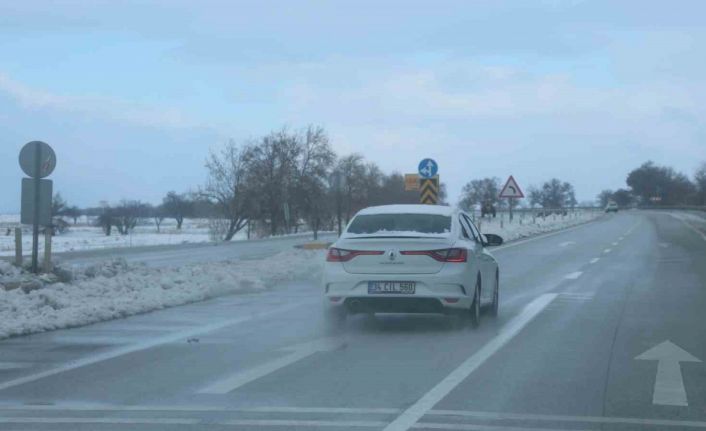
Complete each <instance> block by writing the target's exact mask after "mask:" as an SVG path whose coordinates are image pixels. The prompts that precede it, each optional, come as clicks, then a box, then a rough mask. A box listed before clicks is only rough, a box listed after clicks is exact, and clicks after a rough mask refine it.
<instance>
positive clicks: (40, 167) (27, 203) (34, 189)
mask: <svg viewBox="0 0 706 431" xmlns="http://www.w3.org/2000/svg"><path fill="white" fill-rule="evenodd" d="M19 161H20V167H21V168H22V171H23V172H24V173H25V174H27V176H28V177H30V178H31V179H30V178H23V179H22V214H21V217H20V218H21V222H22V223H26V224H32V272H34V273H37V272H38V270H39V267H38V260H39V258H38V255H39V225H40V224H43V225H45V226H49V225H51V195H52V182H51V180H43V179H42V178H44V177H46V176H48V175H50V174H51V173H52V172H53V171H54V168H55V167H56V154H55V153H54V150H52V148H51V147H50V146H49V145H47V144H46V143H44V142H41V141H32V142H29V143H27V144H25V146H24V147H22V150H21V151H20V158H19ZM47 192H48V194H47Z"/></svg>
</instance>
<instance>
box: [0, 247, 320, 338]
mask: <svg viewBox="0 0 706 431" xmlns="http://www.w3.org/2000/svg"><path fill="white" fill-rule="evenodd" d="M322 261H323V251H321V250H317V251H312V250H291V251H284V252H281V253H279V254H277V255H275V256H273V257H271V258H269V259H266V260H252V261H235V262H214V263H208V264H197V265H189V266H184V267H179V268H147V267H145V266H142V265H136V266H133V265H127V264H125V263H124V262H121V263H119V264H118V265H109V266H107V267H106V266H105V265H103V266H102V267H98V268H95V267H94V268H89V269H87V270H85V271H83V272H82V273H81V274H77V276H76V279H75V280H74V282H73V283H72V284H65V283H55V284H51V285H48V286H46V287H44V288H43V289H37V290H32V291H29V292H27V293H25V292H24V291H23V290H22V289H14V290H9V291H5V290H3V289H0V316H2V318H0V339H2V338H6V337H10V336H13V335H22V334H30V333H34V332H42V331H49V330H54V329H60V328H68V327H72V326H80V325H86V324H89V323H95V322H99V321H104V320H110V319H116V318H120V317H125V316H129V315H133V314H137V313H142V312H147V311H151V310H157V309H161V308H165V307H173V306H176V305H182V304H186V303H190V302H196V301H202V300H205V299H208V298H212V297H215V296H220V295H226V294H229V293H236V292H257V291H263V290H265V289H267V288H269V287H272V286H273V285H274V284H276V283H277V282H281V281H285V280H294V279H297V280H300V279H312V278H316V277H318V276H319V275H320V273H321V267H322V266H321V262H322ZM0 262H1V261H0ZM87 274H88V275H87Z"/></svg>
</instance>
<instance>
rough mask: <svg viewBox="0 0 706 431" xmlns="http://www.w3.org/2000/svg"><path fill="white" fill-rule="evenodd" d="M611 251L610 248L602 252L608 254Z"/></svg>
mask: <svg viewBox="0 0 706 431" xmlns="http://www.w3.org/2000/svg"><path fill="white" fill-rule="evenodd" d="M611 250H612V249H610V248H606V249H605V250H603V253H610V251H611Z"/></svg>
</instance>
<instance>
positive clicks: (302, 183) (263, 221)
mask: <svg viewBox="0 0 706 431" xmlns="http://www.w3.org/2000/svg"><path fill="white" fill-rule="evenodd" d="M206 167H207V169H208V173H209V179H208V182H207V184H206V185H205V186H204V187H203V188H202V189H201V190H200V192H199V195H200V196H201V197H202V198H204V199H206V200H207V201H208V202H210V203H211V204H212V205H213V207H214V208H215V210H216V211H217V213H218V216H219V217H220V219H221V220H226V221H227V223H226V225H225V226H224V227H223V231H222V235H221V236H222V239H224V240H226V241H227V240H230V239H231V238H232V237H233V236H234V235H235V234H236V233H237V232H239V231H240V230H242V229H243V228H245V227H246V225H247V223H249V222H255V223H258V224H259V225H260V226H264V227H265V228H266V230H267V233H268V234H270V235H277V234H281V233H291V232H297V231H298V230H299V229H300V227H301V225H302V224H306V225H307V227H308V228H309V229H311V230H312V231H313V232H314V235H315V236H316V235H317V234H318V232H319V231H320V230H323V229H331V230H333V229H334V228H335V227H336V226H338V227H339V228H340V226H342V225H343V224H345V223H347V222H348V221H349V220H350V218H351V217H352V216H353V215H354V214H355V212H356V211H358V210H359V209H361V208H363V207H366V206H371V205H380V204H392V203H418V202H419V194H418V192H405V191H404V178H403V176H402V175H401V174H399V173H392V174H390V175H386V174H384V173H383V172H382V171H381V169H380V168H379V167H378V166H377V165H376V164H375V163H373V162H369V161H366V160H365V159H364V158H363V156H361V155H359V154H351V155H347V156H343V157H337V155H336V154H335V153H334V151H333V149H332V148H331V144H330V140H329V137H328V135H327V134H326V131H325V130H324V129H323V128H321V127H317V126H310V127H308V128H306V129H304V130H301V131H294V130H291V129H287V128H283V129H280V130H278V131H274V132H272V133H270V134H268V135H266V136H263V137H261V138H259V139H256V140H252V141H250V142H247V143H243V144H239V143H235V142H229V143H227V144H226V145H224V146H223V147H222V148H220V149H218V150H216V151H213V152H212V153H211V155H210V156H209V158H208V160H207V162H206Z"/></svg>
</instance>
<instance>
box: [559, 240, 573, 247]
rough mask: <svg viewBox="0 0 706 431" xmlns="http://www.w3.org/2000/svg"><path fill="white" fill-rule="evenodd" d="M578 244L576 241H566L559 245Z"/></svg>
mask: <svg viewBox="0 0 706 431" xmlns="http://www.w3.org/2000/svg"><path fill="white" fill-rule="evenodd" d="M573 244H576V241H564V242H562V243H561V244H559V247H567V246H569V245H573Z"/></svg>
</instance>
